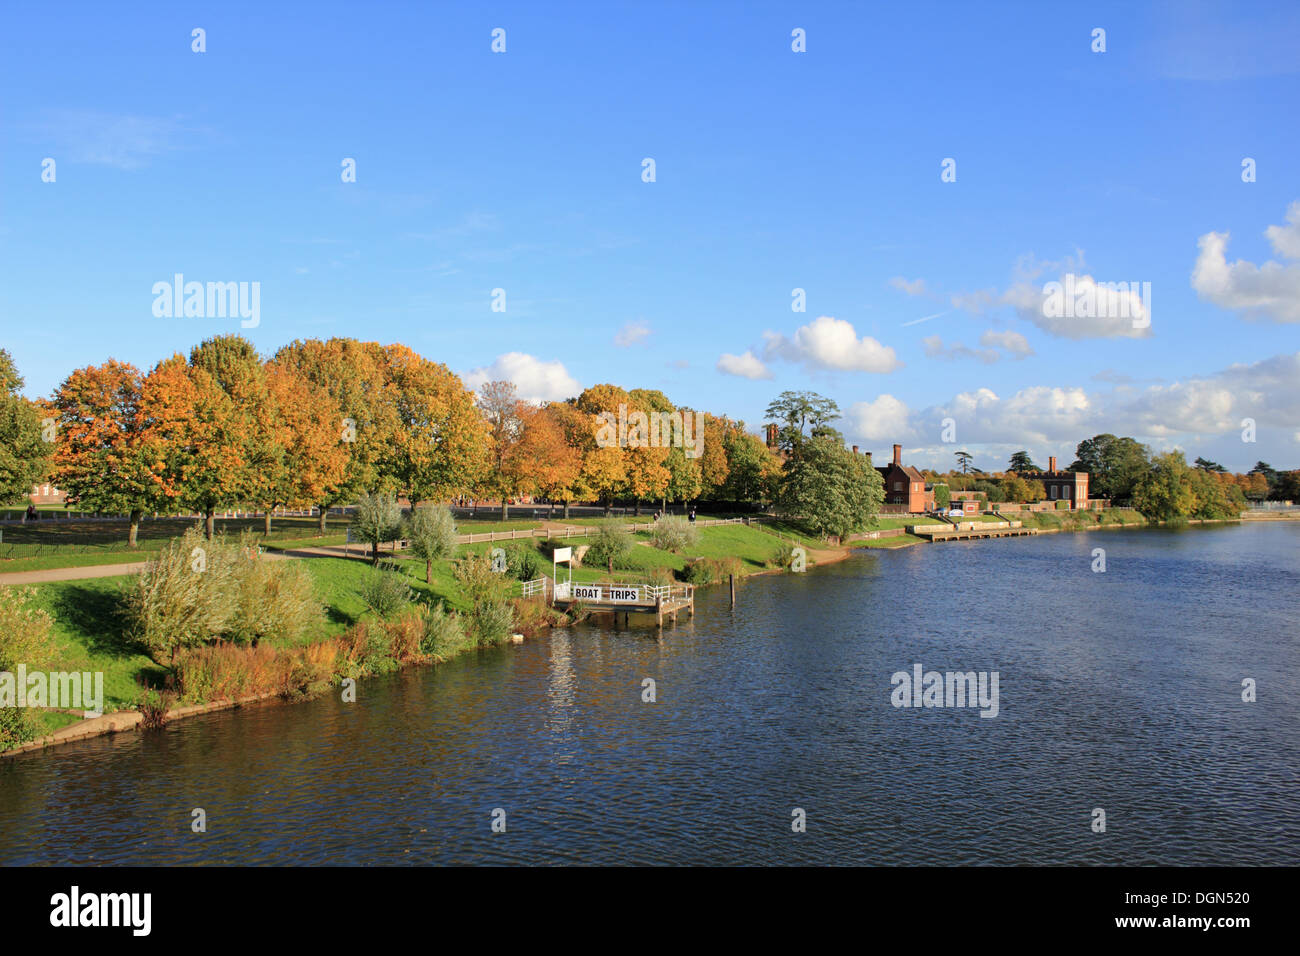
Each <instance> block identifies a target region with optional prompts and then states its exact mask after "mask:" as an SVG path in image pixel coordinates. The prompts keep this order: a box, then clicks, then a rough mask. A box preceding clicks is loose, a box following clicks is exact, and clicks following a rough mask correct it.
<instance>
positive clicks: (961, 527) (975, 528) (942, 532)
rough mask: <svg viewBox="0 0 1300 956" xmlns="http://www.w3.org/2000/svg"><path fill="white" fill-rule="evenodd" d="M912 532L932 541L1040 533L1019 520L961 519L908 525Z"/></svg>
mask: <svg viewBox="0 0 1300 956" xmlns="http://www.w3.org/2000/svg"><path fill="white" fill-rule="evenodd" d="M907 530H908V532H909V533H910V534H914V535H916V536H917V537H918V538H924V539H925V540H926V541H929V542H931V543H934V542H937V541H970V540H973V539H975V538H1014V537H1019V536H1021V535H1028V534H1038V529H1037V528H1026V527H1024V526H1023V525H1022V524H1021V523H1020V522H1019V521H1006V522H1003V521H998V522H991V521H960V522H957V523H955V524H915V525H910V526H909V527H908V529H907Z"/></svg>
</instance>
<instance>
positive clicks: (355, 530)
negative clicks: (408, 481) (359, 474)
mask: <svg viewBox="0 0 1300 956" xmlns="http://www.w3.org/2000/svg"><path fill="white" fill-rule="evenodd" d="M350 524H351V527H352V534H353V536H354V537H356V538H359V539H360V540H362V541H367V542H369V543H370V563H371V564H378V563H379V542H381V541H392V540H393V539H395V538H396V537H397V535H398V534H399V533H400V532H401V530H402V509H401V508H400V507H398V504H397V496H396V495H394V494H393V493H392V492H379V493H377V494H373V495H372V494H371V493H370V492H368V491H367V492H362V494H361V497H360V498H358V499H357V510H356V511H355V512H353V514H352V520H351V522H350Z"/></svg>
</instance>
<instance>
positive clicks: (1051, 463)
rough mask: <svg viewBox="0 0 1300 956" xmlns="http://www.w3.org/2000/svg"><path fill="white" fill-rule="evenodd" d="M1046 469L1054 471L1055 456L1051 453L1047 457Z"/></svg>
mask: <svg viewBox="0 0 1300 956" xmlns="http://www.w3.org/2000/svg"><path fill="white" fill-rule="evenodd" d="M1047 470H1048V471H1052V472H1054V471H1056V456H1055V455H1052V456H1051V457H1049V458H1048V459H1047Z"/></svg>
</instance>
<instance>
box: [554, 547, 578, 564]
mask: <svg viewBox="0 0 1300 956" xmlns="http://www.w3.org/2000/svg"><path fill="white" fill-rule="evenodd" d="M554 560H555V563H556V564H559V563H560V562H561V561H572V560H573V549H572V548H556V549H555V556H554Z"/></svg>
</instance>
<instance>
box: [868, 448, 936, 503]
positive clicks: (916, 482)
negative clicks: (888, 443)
mask: <svg viewBox="0 0 1300 956" xmlns="http://www.w3.org/2000/svg"><path fill="white" fill-rule="evenodd" d="M876 471H878V472H880V477H881V478H883V479H884V481H885V504H887V505H903V506H904V507H905V508H906V509H907V511H908V513H909V514H924V513H925V512H927V511H930V510H932V509H933V508H934V492H933V491H926V490H925V476H924V475H922V474H921V473H920V472H919V471H917V470H916V469H915V468H913V467H912V466H911V465H904V464H903V446H902V445H895V446H894V460H893V461H892V462H890V463H889V464H888V465H885V466H883V467H882V466H879V465H877V466H876Z"/></svg>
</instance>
